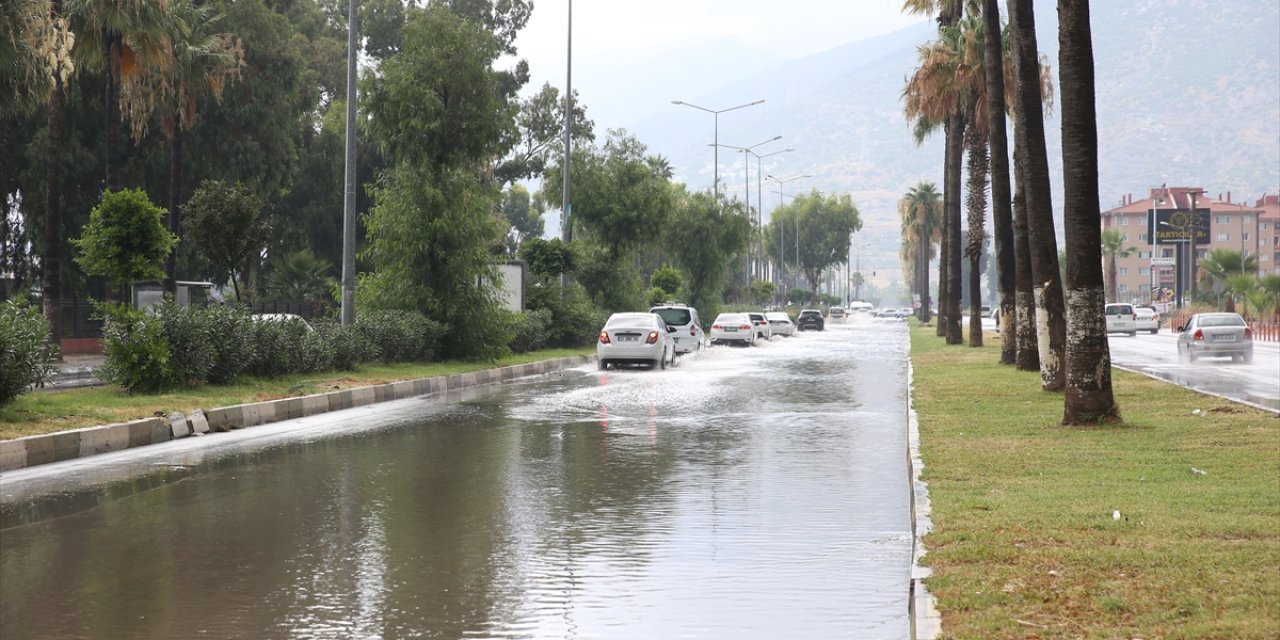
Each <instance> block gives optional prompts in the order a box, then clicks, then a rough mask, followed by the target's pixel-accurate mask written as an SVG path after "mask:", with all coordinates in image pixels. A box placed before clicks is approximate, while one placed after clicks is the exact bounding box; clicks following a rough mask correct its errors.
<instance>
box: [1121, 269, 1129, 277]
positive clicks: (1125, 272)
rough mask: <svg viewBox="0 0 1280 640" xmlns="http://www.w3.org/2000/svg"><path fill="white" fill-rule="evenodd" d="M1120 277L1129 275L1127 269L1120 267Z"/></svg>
mask: <svg viewBox="0 0 1280 640" xmlns="http://www.w3.org/2000/svg"><path fill="white" fill-rule="evenodd" d="M1120 275H1122V276H1127V275H1129V267H1120Z"/></svg>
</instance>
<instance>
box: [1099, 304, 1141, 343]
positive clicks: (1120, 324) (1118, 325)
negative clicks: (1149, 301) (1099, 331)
mask: <svg viewBox="0 0 1280 640" xmlns="http://www.w3.org/2000/svg"><path fill="white" fill-rule="evenodd" d="M1105 312H1106V314H1107V333H1127V334H1129V335H1131V336H1136V335H1138V328H1137V324H1136V320H1137V316H1136V315H1135V314H1134V312H1133V305H1131V304H1125V303H1122V302H1112V303H1111V304H1108V305H1107V306H1106V311H1105Z"/></svg>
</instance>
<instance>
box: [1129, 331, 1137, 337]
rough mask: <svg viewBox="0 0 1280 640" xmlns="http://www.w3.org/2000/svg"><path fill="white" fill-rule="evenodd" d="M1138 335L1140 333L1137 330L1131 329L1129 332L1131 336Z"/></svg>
mask: <svg viewBox="0 0 1280 640" xmlns="http://www.w3.org/2000/svg"><path fill="white" fill-rule="evenodd" d="M1137 335H1138V332H1137V331H1130V332H1129V337H1130V338H1133V337H1136V336H1137Z"/></svg>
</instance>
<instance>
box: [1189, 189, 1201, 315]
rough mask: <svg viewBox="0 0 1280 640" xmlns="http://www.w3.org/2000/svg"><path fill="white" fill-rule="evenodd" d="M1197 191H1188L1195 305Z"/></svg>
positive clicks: (1192, 295)
mask: <svg viewBox="0 0 1280 640" xmlns="http://www.w3.org/2000/svg"><path fill="white" fill-rule="evenodd" d="M1199 193H1200V192H1199V191H1189V192H1188V194H1189V195H1190V196H1191V304H1195V303H1196V232H1197V231H1199V230H1200V215H1199V214H1197V213H1196V196H1197V195H1198V194H1199Z"/></svg>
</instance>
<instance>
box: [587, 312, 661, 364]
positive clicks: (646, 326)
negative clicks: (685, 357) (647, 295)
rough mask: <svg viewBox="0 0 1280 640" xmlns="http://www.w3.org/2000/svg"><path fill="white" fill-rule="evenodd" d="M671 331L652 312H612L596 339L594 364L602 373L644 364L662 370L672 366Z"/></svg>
mask: <svg viewBox="0 0 1280 640" xmlns="http://www.w3.org/2000/svg"><path fill="white" fill-rule="evenodd" d="M674 332H675V328H674V327H671V328H668V327H667V326H666V324H664V323H663V322H662V318H661V317H659V316H658V314H656V313H641V312H636V313H615V314H613V315H611V316H609V320H608V321H606V322H605V323H604V328H603V329H601V330H600V337H599V338H598V339H597V340H596V362H597V364H598V365H599V367H600V370H601V371H603V370H605V369H607V368H608V367H609V366H610V365H612V366H614V367H617V366H618V365H622V364H647V365H650V366H652V367H653V368H655V369H666V368H667V365H674V364H675V363H676V344H675V341H674V340H672V339H671V334H672V333H674Z"/></svg>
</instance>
